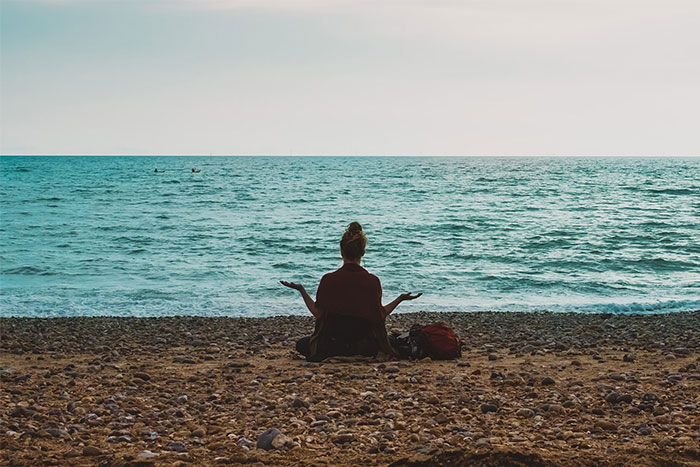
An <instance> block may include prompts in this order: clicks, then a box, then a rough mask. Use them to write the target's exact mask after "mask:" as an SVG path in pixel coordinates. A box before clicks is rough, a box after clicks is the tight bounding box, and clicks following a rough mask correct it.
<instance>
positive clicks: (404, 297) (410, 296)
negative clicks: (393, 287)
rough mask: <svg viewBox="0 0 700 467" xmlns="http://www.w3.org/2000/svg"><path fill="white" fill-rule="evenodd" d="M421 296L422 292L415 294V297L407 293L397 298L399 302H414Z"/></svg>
mask: <svg viewBox="0 0 700 467" xmlns="http://www.w3.org/2000/svg"><path fill="white" fill-rule="evenodd" d="M421 295H423V292H420V293H417V294H416V295H411V293H410V292H409V293H402V294H401V295H399V298H400V299H401V301H405V300H415V299H416V298H418V297H420V296H421Z"/></svg>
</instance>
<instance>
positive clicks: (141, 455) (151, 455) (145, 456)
mask: <svg viewBox="0 0 700 467" xmlns="http://www.w3.org/2000/svg"><path fill="white" fill-rule="evenodd" d="M158 456H159V454H156V453H155V452H151V451H149V450H146V451H143V452H140V453H139V454H137V455H136V459H138V460H148V459H155V458H156V457H158Z"/></svg>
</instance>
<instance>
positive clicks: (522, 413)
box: [515, 408, 535, 418]
mask: <svg viewBox="0 0 700 467" xmlns="http://www.w3.org/2000/svg"><path fill="white" fill-rule="evenodd" d="M515 415H517V416H518V417H521V418H532V417H534V416H535V411H534V410H532V409H526V408H522V409H520V410H518V411H517V412H516V413H515Z"/></svg>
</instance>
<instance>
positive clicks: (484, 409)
mask: <svg viewBox="0 0 700 467" xmlns="http://www.w3.org/2000/svg"><path fill="white" fill-rule="evenodd" d="M481 411H482V412H483V413H489V412H498V407H496V406H495V405H493V404H481Z"/></svg>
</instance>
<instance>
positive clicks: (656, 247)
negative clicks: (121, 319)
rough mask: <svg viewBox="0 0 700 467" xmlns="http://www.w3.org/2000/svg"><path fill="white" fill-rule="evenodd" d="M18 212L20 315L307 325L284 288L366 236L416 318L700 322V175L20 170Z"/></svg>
mask: <svg viewBox="0 0 700 467" xmlns="http://www.w3.org/2000/svg"><path fill="white" fill-rule="evenodd" d="M155 168H158V169H159V170H164V171H165V172H164V173H155V172H154V169H155ZM192 168H197V169H201V172H199V173H193V172H192V170H191V169H192ZM0 196H1V199H2V206H1V207H0V244H1V246H2V248H1V249H0V316H73V315H126V316H161V315H178V314H188V315H189V314H193V315H204V316H214V315H231V316H267V315H275V314H301V313H307V312H306V310H305V308H304V305H303V303H302V301H301V300H300V298H299V297H298V296H297V294H296V293H295V292H294V291H292V290H290V289H286V288H284V287H282V286H280V285H279V283H278V280H280V279H284V280H291V281H298V282H301V283H303V284H304V285H305V286H306V288H307V290H309V292H310V293H311V294H312V295H313V294H314V293H315V290H316V286H317V284H318V281H319V279H320V278H321V276H322V275H323V274H324V273H326V272H329V271H332V270H334V269H336V268H337V267H339V265H340V258H339V247H338V241H339V239H340V236H341V234H342V232H343V230H344V228H345V226H346V225H347V223H348V222H350V221H353V220H357V221H359V222H361V223H362V224H363V225H364V227H365V230H366V233H367V235H368V237H369V244H368V248H367V255H366V256H365V259H364V266H365V267H366V268H367V269H368V270H370V271H371V272H373V273H375V274H377V275H378V276H379V277H380V278H381V280H382V286H383V289H384V299H385V302H388V301H390V300H392V299H393V298H395V296H396V295H397V294H399V293H401V292H405V291H414V292H418V291H421V292H423V293H424V295H423V297H421V298H420V299H419V300H416V301H414V302H409V303H404V304H402V305H401V306H400V308H399V309H400V310H402V311H418V310H427V311H481V310H512V311H534V310H552V311H580V312H595V311H606V312H607V311H609V312H633V313H635V312H636V313H648V312H672V311H681V310H697V309H700V158H545V157H531V158H528V157H522V158H432V157H391V158H382V157H347V158H341V157H318V158H315V157H314V158H312V157H309V158H306V157H116V156H115V157H2V158H0Z"/></svg>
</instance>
